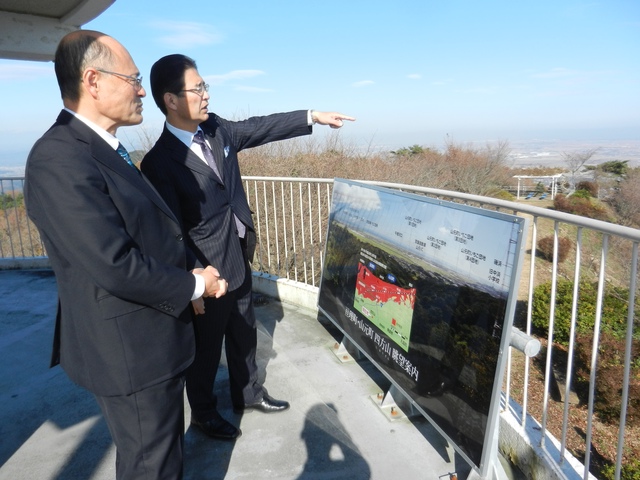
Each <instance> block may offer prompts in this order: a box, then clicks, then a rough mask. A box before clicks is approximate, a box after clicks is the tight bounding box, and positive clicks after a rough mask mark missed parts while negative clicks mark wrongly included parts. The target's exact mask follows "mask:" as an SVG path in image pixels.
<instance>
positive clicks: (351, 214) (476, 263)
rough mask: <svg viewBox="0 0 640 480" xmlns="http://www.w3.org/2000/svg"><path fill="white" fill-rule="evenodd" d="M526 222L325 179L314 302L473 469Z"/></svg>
mask: <svg viewBox="0 0 640 480" xmlns="http://www.w3.org/2000/svg"><path fill="white" fill-rule="evenodd" d="M524 230H525V220H524V219H523V218H520V217H517V216H514V215H508V214H504V213H500V212H494V211H489V210H485V209H480V208H475V207H470V206H466V205H460V204H456V203H452V202H445V201H442V200H437V199H433V198H428V197H424V196H419V195H412V194H407V193H403V192H399V191H394V190H389V189H384V188H380V187H374V186H369V185H365V184H362V183H358V182H352V181H347V180H340V179H336V180H335V182H334V189H333V199H332V207H331V214H330V219H329V227H328V231H327V243H326V252H325V259H324V267H323V273H322V280H321V284H320V293H319V297H318V307H319V309H320V310H321V311H322V312H323V313H324V314H325V315H326V316H327V317H328V318H329V319H331V320H332V322H333V323H335V324H336V326H337V327H338V328H340V330H341V331H342V332H343V333H344V334H345V336H346V337H347V338H348V339H349V340H351V341H352V342H353V343H354V344H355V345H356V346H357V347H358V348H359V349H360V350H361V351H362V352H363V353H364V354H365V355H366V356H367V357H368V358H369V359H370V360H371V361H372V362H373V363H374V364H376V366H377V367H378V368H379V369H380V370H381V371H382V372H384V373H385V375H386V376H387V377H388V378H389V379H390V380H391V381H392V382H393V383H394V384H395V386H396V387H397V388H398V389H399V390H400V391H401V392H403V393H404V394H405V395H406V396H407V398H409V399H410V401H411V402H412V404H413V405H414V406H416V407H417V409H418V410H419V411H420V412H422V413H423V414H424V415H425V416H426V417H427V418H428V419H429V420H430V421H431V422H432V423H434V424H435V426H436V427H437V428H438V430H439V431H440V432H441V433H443V434H444V435H445V436H447V437H448V439H449V440H450V441H451V442H452V443H453V444H454V446H456V448H457V450H458V451H460V452H461V453H462V454H463V455H464V456H465V457H467V458H468V460H469V461H470V462H472V463H473V464H474V465H475V466H476V467H478V466H479V465H480V464H481V461H482V455H483V446H484V445H485V444H487V443H490V442H491V441H492V440H491V439H490V438H489V437H490V436H491V435H492V434H493V433H492V432H491V429H492V428H494V427H495V428H497V420H498V419H497V412H498V408H497V406H496V405H495V404H494V405H493V407H492V401H493V402H498V401H499V394H500V387H501V385H500V378H498V377H499V375H500V374H501V373H502V371H503V368H501V364H500V362H501V361H502V360H503V359H502V352H504V351H506V348H508V345H509V339H510V335H511V319H512V318H513V311H514V308H515V299H514V298H513V295H512V294H514V293H515V292H516V291H517V281H518V277H519V274H520V264H521V252H522V249H523V245H522V241H523V240H522V239H523V231H524ZM494 412H495V413H494ZM492 422H496V423H492Z"/></svg>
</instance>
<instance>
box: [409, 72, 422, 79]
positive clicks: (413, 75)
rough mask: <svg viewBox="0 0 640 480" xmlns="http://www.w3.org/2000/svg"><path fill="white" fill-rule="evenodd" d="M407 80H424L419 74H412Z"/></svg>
mask: <svg viewBox="0 0 640 480" xmlns="http://www.w3.org/2000/svg"><path fill="white" fill-rule="evenodd" d="M407 78H408V79H410V80H420V79H421V78H422V75H420V74H419V73H410V74H409V75H407Z"/></svg>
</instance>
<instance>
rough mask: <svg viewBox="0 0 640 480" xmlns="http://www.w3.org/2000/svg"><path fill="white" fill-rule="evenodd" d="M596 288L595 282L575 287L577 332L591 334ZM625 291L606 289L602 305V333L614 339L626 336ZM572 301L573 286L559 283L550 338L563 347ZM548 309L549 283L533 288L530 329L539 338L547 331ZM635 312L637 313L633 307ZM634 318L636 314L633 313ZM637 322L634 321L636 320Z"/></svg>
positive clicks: (626, 292) (567, 281)
mask: <svg viewBox="0 0 640 480" xmlns="http://www.w3.org/2000/svg"><path fill="white" fill-rule="evenodd" d="M597 293H598V284H597V283H596V282H594V283H592V282H586V281H582V282H580V285H579V286H578V305H577V319H576V328H577V331H578V332H581V333H588V332H591V331H592V330H593V326H594V323H595V315H596V299H597ZM628 296H629V292H628V290H625V289H623V288H616V287H607V288H605V292H604V297H603V302H602V320H601V323H602V327H601V328H602V330H603V331H607V332H609V333H611V334H612V335H614V336H615V337H617V338H623V337H624V335H625V333H626V323H627V307H628V305H627V299H628ZM572 301H573V282H571V281H569V280H562V279H560V280H558V283H557V285H556V304H555V318H554V329H553V337H554V340H555V341H556V342H558V343H560V344H562V345H567V344H568V342H569V333H570V327H571V305H572ZM550 305H551V283H544V284H542V285H539V286H537V287H536V288H535V290H534V292H533V303H532V321H533V325H534V326H535V327H536V328H537V329H538V330H539V333H540V334H541V335H542V336H545V337H546V336H547V335H548V331H549V311H550ZM635 312H640V308H639V306H636V309H635ZM636 315H637V313H636ZM636 322H637V318H636Z"/></svg>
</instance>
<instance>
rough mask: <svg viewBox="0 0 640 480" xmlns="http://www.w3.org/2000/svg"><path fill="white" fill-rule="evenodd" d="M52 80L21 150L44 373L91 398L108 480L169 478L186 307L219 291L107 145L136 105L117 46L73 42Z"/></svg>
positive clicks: (177, 428)
mask: <svg viewBox="0 0 640 480" xmlns="http://www.w3.org/2000/svg"><path fill="white" fill-rule="evenodd" d="M55 71H56V77H57V79H58V84H59V87H60V92H61V94H62V99H63V104H64V109H63V111H62V112H61V113H60V115H59V116H58V119H57V121H56V123H55V124H54V125H53V126H52V127H51V128H50V129H49V130H48V131H47V132H46V133H45V134H44V135H43V136H42V138H40V139H39V140H38V141H37V142H36V144H35V145H34V146H33V148H32V150H31V152H30V154H29V158H28V160H27V166H26V182H25V202H26V207H27V212H28V215H29V217H30V218H31V220H32V221H33V222H34V223H35V224H36V226H37V227H38V230H39V231H40V234H41V237H42V240H43V242H44V245H45V248H46V251H47V254H48V256H49V259H50V261H51V265H52V267H53V270H54V272H55V275H56V281H57V284H58V296H59V303H58V315H57V318H56V329H55V338H54V351H53V356H52V366H53V365H56V364H58V363H60V364H61V365H62V368H63V369H64V370H65V372H66V373H67V374H68V375H69V377H70V378H71V380H73V381H74V382H76V383H77V384H79V385H80V386H82V387H85V388H86V389H88V390H89V391H91V392H92V393H93V394H94V395H95V397H96V399H97V402H98V404H99V406H100V408H101V410H102V412H103V415H104V418H105V420H106V422H107V425H108V427H109V431H110V432H111V435H112V437H113V440H114V443H115V445H116V448H117V461H116V476H117V478H118V479H127V480H128V479H142V478H144V479H151V478H154V479H159V478H163V479H179V478H182V458H183V455H182V450H183V435H184V419H183V416H184V401H183V387H184V380H183V379H184V371H185V369H186V368H187V367H188V366H189V365H190V364H191V362H192V361H193V358H194V353H195V342H194V335H193V326H192V324H191V312H190V309H189V308H188V307H189V303H190V302H191V301H194V302H196V303H195V306H196V307H197V310H198V311H201V309H202V305H200V304H199V303H198V299H199V298H200V297H201V296H202V295H203V294H204V295H213V296H221V295H223V294H224V293H225V291H226V282H225V281H224V280H223V279H220V278H219V276H218V274H217V271H216V270H215V269H214V268H212V267H207V269H206V270H202V269H200V270H194V271H193V272H188V271H187V270H186V266H187V257H186V255H187V254H186V249H185V245H184V241H183V238H182V230H181V227H180V224H179V223H178V221H177V219H176V217H175V216H174V215H173V213H172V212H171V210H170V209H169V208H168V207H167V205H166V204H165V203H164V201H163V200H162V199H161V198H160V196H159V195H158V193H157V192H156V191H155V190H154V189H153V187H152V186H151V185H150V184H149V183H148V181H147V180H146V179H145V178H144V177H143V176H142V174H141V173H140V171H139V170H138V169H137V168H135V166H133V164H128V162H130V159H129V158H128V154H127V153H126V150H123V149H121V148H119V147H121V146H120V145H119V142H118V140H117V138H116V137H115V134H116V130H117V129H118V127H121V126H125V125H135V124H138V123H140V122H141V121H142V97H144V96H145V90H144V88H142V85H141V81H142V79H141V77H140V75H139V71H138V69H137V67H136V65H135V63H134V62H133V59H132V58H131V56H130V55H129V53H128V52H127V50H126V49H125V48H124V47H123V46H122V45H121V44H120V43H118V42H117V41H116V40H115V39H113V38H111V37H109V36H107V35H104V34H102V33H100V32H94V31H88V30H87V31H85V30H79V31H76V32H72V33H70V34H68V35H66V36H65V37H64V38H63V39H62V40H61V42H60V44H59V45H58V48H57V50H56V54H55ZM118 150H120V151H121V152H122V153H119V151H118Z"/></svg>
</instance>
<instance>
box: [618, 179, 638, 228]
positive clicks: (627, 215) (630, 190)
mask: <svg viewBox="0 0 640 480" xmlns="http://www.w3.org/2000/svg"><path fill="white" fill-rule="evenodd" d="M611 203H612V204H613V207H614V208H615V209H616V212H617V213H618V215H619V216H620V222H621V223H622V224H625V225H630V226H634V227H638V226H640V170H639V169H637V168H634V169H631V170H629V171H628V173H627V176H626V177H625V178H624V179H623V180H621V181H620V184H619V187H618V191H617V193H616V195H615V197H614V198H613V199H612V200H611Z"/></svg>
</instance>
